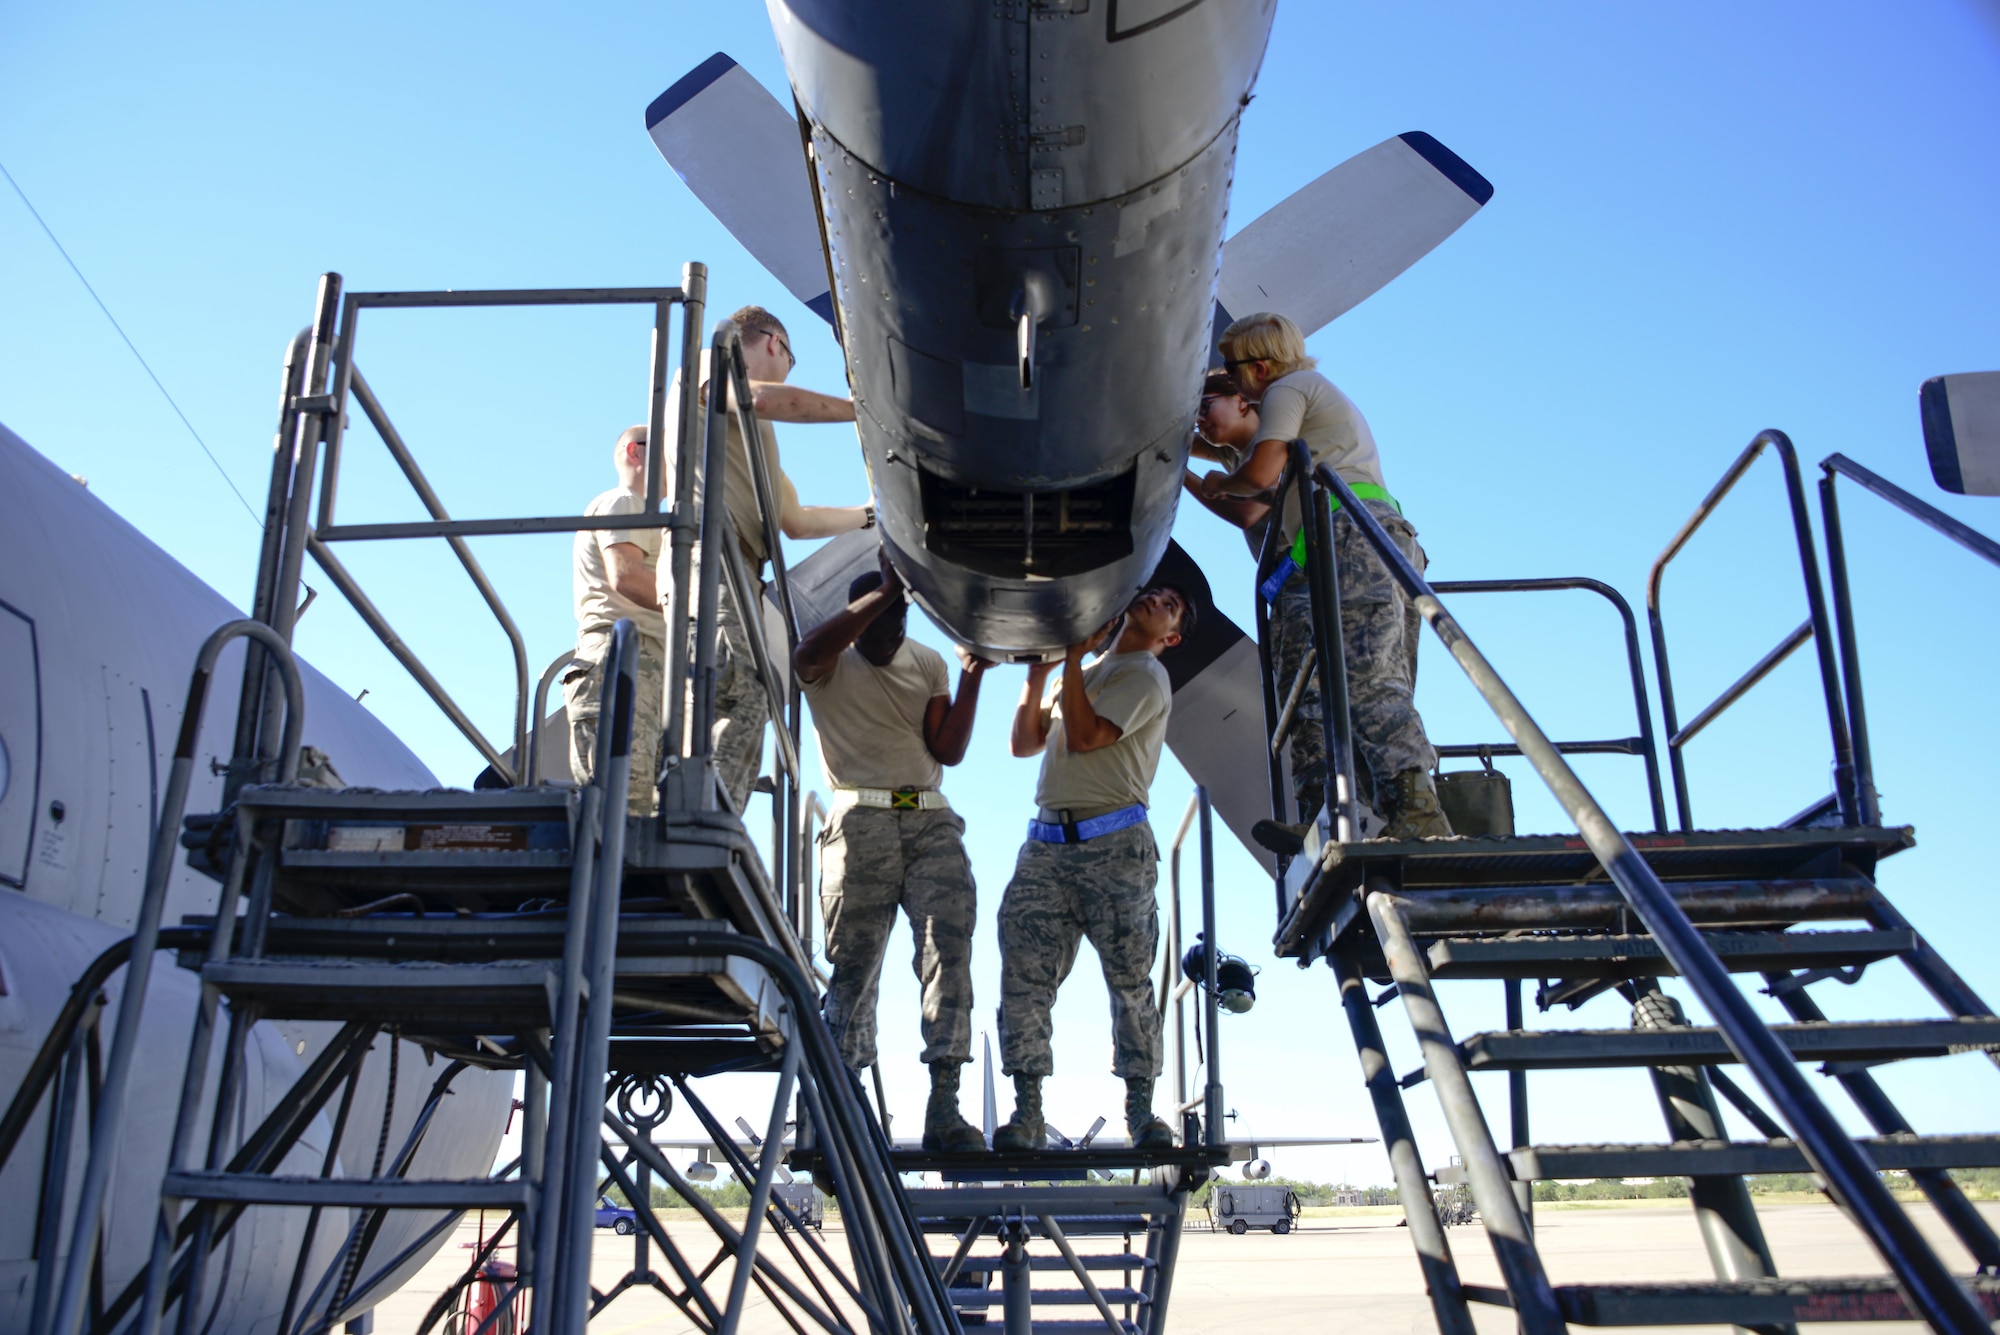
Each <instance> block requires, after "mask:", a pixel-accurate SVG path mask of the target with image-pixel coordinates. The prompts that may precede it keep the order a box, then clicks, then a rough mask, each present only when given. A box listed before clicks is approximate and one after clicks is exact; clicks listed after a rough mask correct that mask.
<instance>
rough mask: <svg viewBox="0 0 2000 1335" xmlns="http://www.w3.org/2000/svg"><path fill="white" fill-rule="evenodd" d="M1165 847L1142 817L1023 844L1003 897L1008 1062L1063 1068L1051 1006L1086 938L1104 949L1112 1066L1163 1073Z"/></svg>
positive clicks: (1014, 1067) (1024, 1070)
mask: <svg viewBox="0 0 2000 1335" xmlns="http://www.w3.org/2000/svg"><path fill="white" fill-rule="evenodd" d="M1159 877H1160V850H1159V847H1158V846H1157V845H1156V844H1154V842H1153V827H1152V826H1150V825H1148V824H1145V823H1144V822H1141V823H1140V824H1138V825H1133V826H1130V827H1128V828H1126V829H1123V830H1115V831H1113V832H1112V833H1110V834H1105V835H1099V836H1098V837H1097V838H1095V839H1092V840H1089V841H1088V842H1086V843H1081V844H1045V843H1041V842H1040V841H1038V840H1034V839H1030V840H1029V841H1028V842H1027V843H1025V844H1022V845H1021V855H1020V857H1019V859H1018V860H1017V861H1016V862H1015V863H1014V879H1013V880H1012V881H1010V882H1008V883H1007V893H1006V894H1005V895H1003V896H1002V897H1001V900H1000V1069H1001V1070H1002V1071H1003V1072H1005V1073H1006V1074H1008V1075H1030V1076H1047V1075H1053V1074H1054V1073H1055V1058H1054V1055H1053V1054H1052V1053H1051V1052H1050V1050H1049V1038H1050V1035H1051V1034H1053V1033H1054V1031H1055V1026H1054V1024H1053V1023H1052V1021H1051V1020H1050V1018H1049V1009H1050V1007H1052V1006H1054V1005H1055V1000H1056V992H1057V990H1058V989H1059V988H1061V987H1062V984H1063V980H1064V979H1065V978H1068V977H1069V971H1070V969H1071V967H1072V966H1074V965H1075V964H1076V948H1077V945H1078V943H1079V942H1080V941H1082V939H1083V938H1085V937H1088V938H1090V944H1091V945H1092V946H1093V947H1094V948H1095V949H1096V951H1097V962H1098V964H1099V965H1101V966H1102V967H1103V970H1104V985H1105V987H1106V988H1107V989H1109V991H1110V993H1111V1046H1112V1057H1111V1073H1112V1074H1113V1075H1116V1076H1120V1077H1131V1076H1135V1075H1137V1076H1157V1075H1159V1073H1160V1010H1159V1005H1158V1003H1156V1002H1155V1001H1154V999H1153V979H1152V970H1153V961H1154V957H1155V956H1156V955H1157V954H1158V953H1159V947H1160V913H1159V908H1158V906H1157V904H1155V902H1154V898H1153V887H1154V886H1155V885H1156V884H1158V882H1159Z"/></svg>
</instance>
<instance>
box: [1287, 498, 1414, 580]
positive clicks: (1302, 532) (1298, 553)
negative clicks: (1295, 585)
mask: <svg viewBox="0 0 2000 1335" xmlns="http://www.w3.org/2000/svg"><path fill="white" fill-rule="evenodd" d="M1347 485H1348V488H1349V490H1351V491H1352V492H1353V493H1354V494H1355V495H1356V496H1358V497H1359V498H1360V499H1362V500H1364V501H1386V502H1388V503H1389V504H1390V505H1393V506H1395V507H1396V513H1397V514H1401V513H1403V504H1402V502H1401V501H1398V500H1397V499H1396V498H1395V497H1394V496H1391V495H1390V494H1389V489H1388V488H1387V487H1378V486H1376V485H1375V484H1374V483H1373V482H1350V483H1348V484H1347ZM1326 510H1327V513H1328V514H1338V513H1339V512H1340V497H1338V496H1332V495H1329V496H1328V497H1327V498H1326ZM1292 564H1293V565H1294V566H1295V567H1297V568H1298V569H1300V570H1304V569H1305V568H1306V526H1305V525H1304V524H1303V523H1301V524H1300V525H1299V535H1298V536H1297V537H1296V538H1293V539H1292Z"/></svg>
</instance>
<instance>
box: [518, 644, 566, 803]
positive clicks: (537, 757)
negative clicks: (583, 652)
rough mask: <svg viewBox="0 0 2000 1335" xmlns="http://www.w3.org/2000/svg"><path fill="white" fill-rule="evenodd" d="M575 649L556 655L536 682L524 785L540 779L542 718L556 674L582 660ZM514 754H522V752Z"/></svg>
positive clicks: (524, 769) (523, 770) (545, 715)
mask: <svg viewBox="0 0 2000 1335" xmlns="http://www.w3.org/2000/svg"><path fill="white" fill-rule="evenodd" d="M581 661H582V660H581V659H579V658H578V657H577V656H576V651H575V650H574V649H565V650H563V651H562V652H561V653H559V654H557V655H556V656H555V661H553V662H551V663H550V664H549V665H548V666H547V667H545V668H543V669H542V677H541V680H540V681H538V682H536V683H535V708H534V713H533V716H532V717H531V718H530V720H529V723H528V750H527V757H528V763H527V764H525V765H523V766H522V767H521V775H522V779H521V783H522V785H523V786H527V785H531V784H534V783H537V782H539V781H540V778H541V773H542V720H543V719H545V718H547V717H548V713H549V687H551V686H553V685H555V680H556V674H557V673H559V672H561V671H562V670H563V669H564V668H566V667H568V666H569V665H570V664H571V663H577V662H581ZM514 754H516V755H520V754H521V752H518V751H517V752H515V753H514Z"/></svg>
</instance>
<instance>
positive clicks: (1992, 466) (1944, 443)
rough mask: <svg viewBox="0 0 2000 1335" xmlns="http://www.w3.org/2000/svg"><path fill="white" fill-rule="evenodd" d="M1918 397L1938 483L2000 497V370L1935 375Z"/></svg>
mask: <svg viewBox="0 0 2000 1335" xmlns="http://www.w3.org/2000/svg"><path fill="white" fill-rule="evenodd" d="M1917 400H1918V403H1919V404H1920V406H1921V407H1922V409H1923V417H1924V449H1925V451H1926V452H1927V453H1928V454H1929V455H1930V459H1931V476H1932V477H1933V478H1935V479H1936V480H1937V484H1938V485H1939V486H1940V487H1943V488H1944V489H1945V490H1946V491H1949V492H1952V493H1954V494H1956V495H1959V496H2000V371H1979V372H1975V373H1973V374H1971V375H1940V376H1933V377H1931V378H1930V379H1929V380H1926V381H1924V386H1923V389H1922V390H1921V391H1920V392H1919V393H1918V395H1917Z"/></svg>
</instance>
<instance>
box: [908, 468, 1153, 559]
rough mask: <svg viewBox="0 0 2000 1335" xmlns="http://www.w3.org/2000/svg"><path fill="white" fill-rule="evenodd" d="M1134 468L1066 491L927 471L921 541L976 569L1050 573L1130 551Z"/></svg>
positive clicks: (1118, 557)
mask: <svg viewBox="0 0 2000 1335" xmlns="http://www.w3.org/2000/svg"><path fill="white" fill-rule="evenodd" d="M1137 477H1138V473H1137V468H1136V467H1135V468H1133V469H1129V470H1127V471H1126V472H1124V473H1121V474H1120V475H1118V476H1117V477H1114V478H1112V479H1110V480H1109V481H1106V482H1098V483H1093V484H1092V485H1090V486H1087V487H1071V488H1069V489H1068V490H1065V491H1007V490H1004V489H1000V488H995V487H969V486H965V485H963V484H961V483H957V482H952V481H949V480H947V479H945V478H942V477H939V476H938V475H937V474H935V473H930V472H926V473H924V474H923V475H922V479H921V483H920V485H921V495H922V501H923V509H924V545H925V546H926V547H928V548H929V549H930V550H931V551H932V552H933V553H935V554H936V555H938V556H940V557H942V558H943V559H945V560H947V561H950V562H952V563H953V564H955V565H961V566H964V567H966V568H967V569H969V570H976V571H978V572H979V573H980V574H983V575H998V576H1001V577H1003V578H1011V579H1021V578H1024V577H1026V576H1028V575H1043V576H1046V577H1048V578H1051V579H1054V578H1058V577H1060V576H1063V575H1080V574H1082V573H1083V572H1085V571H1087V570H1096V569H1097V568H1098V567H1100V566H1106V565H1110V564H1111V563H1112V562H1113V561H1117V560H1120V559H1121V558H1123V557H1127V556H1130V555H1131V554H1132V491H1133V487H1134V485H1135V484H1136V482H1137Z"/></svg>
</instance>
